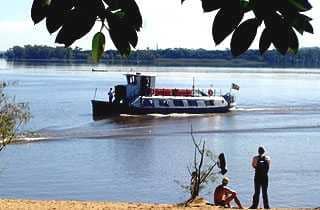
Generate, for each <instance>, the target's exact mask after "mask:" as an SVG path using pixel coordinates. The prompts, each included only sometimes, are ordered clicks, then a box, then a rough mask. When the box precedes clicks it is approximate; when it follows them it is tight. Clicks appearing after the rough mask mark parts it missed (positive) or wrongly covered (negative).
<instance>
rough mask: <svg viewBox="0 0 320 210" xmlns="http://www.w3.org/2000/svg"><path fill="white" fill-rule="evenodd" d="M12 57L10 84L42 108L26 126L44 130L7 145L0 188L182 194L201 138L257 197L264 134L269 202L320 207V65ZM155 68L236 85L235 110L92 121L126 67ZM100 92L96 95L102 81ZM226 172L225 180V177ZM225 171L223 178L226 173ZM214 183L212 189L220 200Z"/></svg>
mask: <svg viewBox="0 0 320 210" xmlns="http://www.w3.org/2000/svg"><path fill="white" fill-rule="evenodd" d="M95 68H97V69H105V70H108V72H91V69H92V66H90V65H71V64H70V65H66V64H59V65H53V64H44V63H43V64H37V65H34V64H32V65H26V64H18V65H17V64H12V63H6V62H5V61H3V60H1V61H0V78H1V80H5V81H17V84H16V85H13V86H10V87H9V88H8V89H7V92H8V94H9V95H11V96H15V98H16V101H18V102H19V101H21V102H29V105H30V109H31V113H32V116H33V117H32V119H31V121H30V123H29V124H28V125H26V126H24V127H23V130H26V131H33V132H36V133H38V134H40V136H41V137H42V138H43V140H41V141H35V142H30V143H26V144H12V145H9V146H8V147H7V148H6V149H5V150H4V151H2V152H1V153H0V160H1V161H0V180H1V182H0V197H1V198H21V199H58V200H60V199H76V200H110V201H128V202H131V201H132V202H133V201H142V202H155V203H176V202H182V201H184V200H186V199H187V197H188V194H187V193H185V192H184V191H183V190H182V188H181V187H180V186H179V185H178V184H176V183H175V180H179V181H181V182H188V177H187V176H188V172H187V166H188V164H189V163H191V162H192V158H193V144H192V140H191V136H190V128H191V126H192V127H193V130H194V133H195V137H196V138H197V139H203V140H205V141H206V144H207V147H208V149H210V150H212V151H214V152H215V154H219V153H220V152H224V153H225V155H226V158H227V164H228V170H229V172H228V174H227V175H228V177H229V178H230V180H231V181H230V187H232V188H233V189H235V190H237V191H238V193H239V197H240V200H241V201H242V202H243V203H244V205H245V206H249V205H250V203H251V198H252V195H253V174H254V171H253V169H252V168H251V158H252V156H254V155H255V154H256V153H257V148H258V146H259V145H264V146H265V147H266V149H267V153H268V155H269V156H270V157H271V159H272V160H271V161H272V163H271V169H270V183H269V196H270V205H271V207H318V206H320V203H319V195H318V193H319V192H320V179H319V178H318V176H319V174H320V164H319V163H317V161H318V160H319V159H320V153H319V149H320V141H319V139H320V132H319V131H320V107H319V104H320V97H319V96H320V83H319V81H320V71H319V70H318V69H313V70H309V69H298V70H296V69H244V68H237V69H228V68H219V69H216V68H197V67H194V68H191V67H188V68H183V67H123V66H104V65H102V64H101V65H99V66H97V67H95ZM132 69H133V70H134V71H147V72H153V73H155V74H156V75H157V79H156V86H157V87H179V88H190V87H191V85H192V80H193V77H194V78H195V85H196V88H200V89H205V88H208V87H210V85H212V86H213V87H214V88H215V89H217V90H218V92H220V90H221V92H226V91H229V89H230V85H231V83H236V84H239V85H240V91H239V92H235V94H236V100H237V104H238V105H237V109H236V110H234V111H232V112H230V113H226V114H206V115H186V114H182V115H177V114H172V115H169V116H164V115H148V116H120V117H115V118H110V119H106V120H101V121H93V119H92V116H91V104H90V100H91V99H92V98H93V97H96V98H100V99H106V98H107V90H108V88H109V87H112V86H113V85H116V84H119V83H125V80H124V77H123V75H122V74H123V73H124V72H126V71H131V70H132ZM96 88H97V94H96V96H95V89H96ZM218 181H219V179H218ZM218 181H217V183H218ZM217 183H215V184H213V185H210V186H208V189H207V190H206V191H205V192H203V194H202V195H203V196H204V197H206V198H207V199H208V200H209V201H211V202H212V194H211V192H212V189H213V188H214V187H215V185H216V184H217Z"/></svg>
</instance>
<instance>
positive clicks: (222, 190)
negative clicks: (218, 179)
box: [214, 177, 243, 209]
mask: <svg viewBox="0 0 320 210" xmlns="http://www.w3.org/2000/svg"><path fill="white" fill-rule="evenodd" d="M228 183H229V179H228V178H227V177H224V178H223V179H222V184H221V185H219V186H218V187H216V189H215V191H214V204H215V205H216V206H223V207H227V208H231V205H230V202H231V201H232V200H234V201H235V203H236V204H237V205H238V208H239V209H243V207H242V205H241V203H240V200H239V199H238V197H237V193H236V192H235V191H234V190H232V189H230V188H228V187H227V185H228Z"/></svg>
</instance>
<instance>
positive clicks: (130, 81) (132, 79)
mask: <svg viewBox="0 0 320 210" xmlns="http://www.w3.org/2000/svg"><path fill="white" fill-rule="evenodd" d="M127 83H128V84H136V83H137V80H136V77H135V76H134V75H127Z"/></svg>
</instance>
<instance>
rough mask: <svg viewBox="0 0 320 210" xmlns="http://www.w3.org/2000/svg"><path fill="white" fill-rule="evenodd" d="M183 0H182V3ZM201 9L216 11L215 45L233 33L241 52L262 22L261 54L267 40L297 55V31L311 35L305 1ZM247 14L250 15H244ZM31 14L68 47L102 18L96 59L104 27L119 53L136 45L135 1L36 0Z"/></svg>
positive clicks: (253, 1) (210, 3)
mask: <svg viewBox="0 0 320 210" xmlns="http://www.w3.org/2000/svg"><path fill="white" fill-rule="evenodd" d="M184 1H185V0H181V3H183V2H184ZM201 3H202V8H203V11H204V12H212V11H215V10H218V12H217V14H216V16H215V18H214V21H213V25H212V36H213V40H214V42H215V43H216V44H217V45H218V44H220V43H221V42H222V41H223V40H224V39H225V38H226V37H227V36H229V35H230V34H232V39H231V43H230V47H231V52H232V54H233V55H234V56H238V55H240V54H242V53H243V52H245V51H246V50H247V49H248V48H249V47H250V45H251V44H252V42H253V40H254V39H255V37H256V35H257V30H258V27H261V26H263V27H264V29H263V32H262V34H261V36H260V42H259V48H260V53H261V54H263V53H264V52H265V51H266V50H267V49H268V48H269V47H270V46H271V44H273V45H274V47H275V48H276V49H277V50H278V51H279V52H280V53H281V54H286V53H287V52H293V53H296V52H297V51H298V49H299V41H298V37H297V35H296V32H299V33H300V34H303V33H304V32H308V33H313V28H312V25H311V24H310V21H311V20H312V19H311V18H310V17H308V16H306V15H304V14H302V13H303V12H306V11H308V10H310V9H311V8H312V6H311V4H310V3H309V1H308V0H267V1H266V0H201ZM249 12H251V13H252V14H253V15H252V16H253V17H251V18H247V19H246V18H245V14H247V13H249ZM31 17H32V20H33V21H34V23H35V24H37V23H39V22H40V21H42V20H44V19H46V26H47V30H48V32H49V33H54V32H56V31H58V30H59V32H58V34H57V37H56V40H55V42H56V43H60V44H64V45H65V46H66V47H68V46H70V45H72V43H74V42H75V41H76V40H78V39H80V38H82V37H83V36H84V35H86V34H87V33H88V32H89V31H91V29H92V28H93V26H94V24H95V22H96V21H100V22H101V28H100V31H99V32H97V33H96V34H95V36H94V37H93V40H92V56H93V60H94V61H96V62H98V61H99V59H100V58H101V56H102V53H103V51H104V46H105V35H104V34H103V29H107V31H108V32H109V35H110V37H111V39H112V41H113V43H114V45H115V46H116V48H117V49H118V50H119V52H120V53H121V54H122V55H123V56H128V55H129V54H130V52H131V48H132V47H133V48H135V47H136V46H137V43H138V35H137V32H138V31H139V30H140V29H141V27H142V16H141V14H140V10H139V7H138V5H137V3H136V2H135V0H90V1H86V0H34V1H33V5H32V9H31Z"/></svg>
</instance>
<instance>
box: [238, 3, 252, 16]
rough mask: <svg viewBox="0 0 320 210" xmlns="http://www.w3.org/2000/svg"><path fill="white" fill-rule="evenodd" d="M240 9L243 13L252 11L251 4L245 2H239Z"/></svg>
mask: <svg viewBox="0 0 320 210" xmlns="http://www.w3.org/2000/svg"><path fill="white" fill-rule="evenodd" d="M240 8H241V10H242V11H243V12H244V13H246V12H249V11H251V10H253V7H252V4H249V2H248V1H246V0H240Z"/></svg>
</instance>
